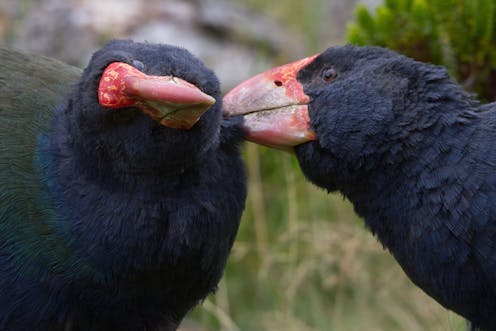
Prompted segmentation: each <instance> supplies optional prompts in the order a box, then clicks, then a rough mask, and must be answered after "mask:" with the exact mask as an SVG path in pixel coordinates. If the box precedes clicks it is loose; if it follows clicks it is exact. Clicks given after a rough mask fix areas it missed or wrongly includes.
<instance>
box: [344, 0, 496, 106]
mask: <svg viewBox="0 0 496 331" xmlns="http://www.w3.org/2000/svg"><path fill="white" fill-rule="evenodd" d="M355 16H356V17H355V22H354V23H351V24H349V26H348V41H349V42H351V43H353V44H358V45H378V46H383V47H388V48H391V49H395V50H397V51H399V52H400V53H402V54H405V55H407V56H410V57H412V58H414V59H416V60H420V61H424V62H431V63H434V64H439V65H444V66H446V67H447V68H448V70H449V71H450V73H451V75H452V76H453V77H455V78H456V79H457V80H458V81H460V82H461V83H462V84H463V85H464V87H465V88H466V89H468V90H470V91H473V92H476V93H477V94H478V95H479V96H480V97H481V98H482V99H485V100H495V99H496V48H495V47H494V45H495V44H496V25H495V24H496V22H495V18H496V2H495V1H494V0H431V1H427V0H385V1H384V4H382V5H380V6H378V7H377V8H376V9H375V11H374V12H372V11H371V10H369V9H367V7H365V6H364V5H360V6H358V7H357V9H356V14H355Z"/></svg>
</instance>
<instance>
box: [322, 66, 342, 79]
mask: <svg viewBox="0 0 496 331" xmlns="http://www.w3.org/2000/svg"><path fill="white" fill-rule="evenodd" d="M337 76H338V73H337V72H336V69H334V67H330V68H324V69H323V70H322V79H323V80H325V81H326V82H332V81H333V80H335V79H336V77H337Z"/></svg>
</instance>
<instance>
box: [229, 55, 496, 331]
mask: <svg viewBox="0 0 496 331" xmlns="http://www.w3.org/2000/svg"><path fill="white" fill-rule="evenodd" d="M264 84H265V85H264ZM262 85H264V88H260V86H262ZM253 87H257V88H253ZM240 91H243V93H240ZM281 91H284V93H282V92H281ZM275 93H277V95H278V97H277V98H274V97H271V95H274V94H275ZM247 96H249V98H247ZM250 99H251V100H250ZM252 100H255V101H252ZM224 101H225V106H226V111H229V112H231V113H232V114H241V113H245V122H246V126H247V130H248V131H249V138H250V139H251V140H253V141H255V142H259V143H263V144H266V145H269V146H273V147H274V146H275V147H286V148H287V147H288V146H289V147H290V146H293V145H296V146H295V147H294V151H295V153H296V156H297V158H298V161H299V164H300V166H301V169H302V170H303V172H304V174H305V176H306V177H307V178H308V179H309V180H310V181H312V182H313V183H315V184H316V185H318V186H320V187H323V188H325V189H327V190H328V191H335V190H339V191H340V192H341V193H342V194H343V195H344V196H346V197H347V198H349V200H350V201H351V202H352V203H353V205H354V207H355V210H356V212H357V213H358V214H359V215H360V216H362V217H363V218H364V219H365V223H366V225H367V226H368V227H369V228H370V230H371V231H372V232H373V233H374V234H375V235H376V236H377V237H378V239H379V240H380V241H381V243H382V244H384V246H386V247H387V248H388V250H389V251H390V252H391V253H392V254H393V255H394V257H395V259H396V260H397V261H398V262H399V264H400V265H401V267H402V268H403V270H404V271H405V273H406V274H407V275H408V276H409V277H410V279H411V280H412V281H413V282H414V283H415V284H416V285H418V286H419V287H420V288H422V289H423V290H424V291H425V292H426V293H427V294H429V295H430V296H432V297H433V298H434V299H436V300H437V301H438V302H439V303H441V304H442V305H443V306H445V307H447V308H449V309H451V310H454V311H455V312H457V313H459V314H461V315H462V316H464V317H466V318H467V319H469V320H470V321H471V322H472V323H473V325H474V326H476V327H480V328H482V329H484V330H496V316H495V315H494V312H495V311H496V258H495V253H496V176H495V175H494V172H495V169H496V152H495V143H494V141H495V140H496V105H495V104H487V105H480V104H479V102H478V101H477V100H476V99H475V98H474V97H473V96H472V95H470V94H468V93H466V92H464V91H463V90H462V88H461V87H460V86H459V85H457V84H456V82H455V81H453V80H452V79H451V78H450V77H449V76H448V73H447V71H446V70H445V69H444V68H442V67H439V66H434V65H430V64H426V63H421V62H417V61H414V60H411V59H409V58H407V57H404V56H401V55H398V54H396V53H394V52H392V51H389V50H386V49H382V48H375V47H355V46H343V47H331V48H329V49H328V50H326V51H325V52H323V53H322V54H319V55H317V56H315V57H311V58H307V59H304V60H302V61H299V62H296V63H293V64H289V65H285V66H282V67H280V68H275V69H272V70H270V71H267V72H266V73H263V74H260V75H259V76H257V77H255V78H253V79H251V80H249V81H247V82H245V83H242V84H241V85H240V86H239V87H237V88H236V89H235V90H233V92H231V93H230V94H228V95H227V96H226V97H225V100H224ZM295 105H298V107H301V109H300V108H299V109H300V115H302V116H301V120H300V122H299V124H300V125H301V126H300V127H299V128H298V127H297V126H295V125H294V124H292V125H283V126H282V127H281V126H280V125H278V124H277V123H281V122H284V118H288V116H290V115H288V114H289V112H288V111H287V110H288V109H290V108H292V107H293V108H294V107H295ZM274 109H277V110H278V111H279V112H280V113H279V118H280V119H281V120H279V121H276V120H274V118H272V119H271V123H272V124H271V123H268V122H267V121H266V119H265V118H267V116H266V115H264V114H266V113H267V114H270V113H273V112H274ZM284 109H286V110H284ZM285 111H286V113H285ZM293 113H294V112H293ZM305 116H307V117H305ZM284 130H285V133H284V134H285V135H284V137H282V134H281V132H284ZM305 130H307V131H305ZM308 130H310V131H311V132H313V136H312V135H309V133H308ZM288 131H289V134H288ZM304 131H305V132H306V138H303V139H301V134H302V132H304ZM298 133H299V134H300V136H298ZM298 137H300V138H298ZM276 138H277V139H278V140H277V139H276ZM312 139H313V140H312Z"/></svg>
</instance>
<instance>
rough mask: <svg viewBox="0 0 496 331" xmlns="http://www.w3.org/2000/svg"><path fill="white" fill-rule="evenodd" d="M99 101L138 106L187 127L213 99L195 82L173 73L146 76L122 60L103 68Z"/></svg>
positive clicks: (167, 122)
mask: <svg viewBox="0 0 496 331" xmlns="http://www.w3.org/2000/svg"><path fill="white" fill-rule="evenodd" d="M98 101H99V102H100V105H101V106H103V107H106V108H123V107H137V108H139V109H141V110H142V111H143V112H145V113H146V114H148V115H149V116H150V117H152V118H153V119H154V120H156V121H158V122H159V123H161V124H163V125H164V126H167V127H171V128H176V129H190V128H191V127H192V126H193V125H194V124H195V123H196V122H197V121H198V120H199V119H200V117H201V115H203V113H204V112H205V111H207V110H208V109H209V108H210V106H212V105H213V104H214V103H215V99H214V98H213V97H211V96H210V95H208V94H205V93H203V92H202V91H201V90H200V89H199V88H198V87H196V86H195V85H193V84H191V83H189V82H187V81H185V80H182V79H180V78H177V77H173V76H149V75H146V74H144V73H142V72H141V71H139V70H138V69H136V68H134V67H132V66H130V65H129V64H127V63H123V62H114V63H111V64H110V65H109V66H108V67H107V68H106V69H105V71H104V72H103V74H102V78H101V79H100V85H99V87H98Z"/></svg>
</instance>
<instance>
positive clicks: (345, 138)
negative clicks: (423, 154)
mask: <svg viewBox="0 0 496 331" xmlns="http://www.w3.org/2000/svg"><path fill="white" fill-rule="evenodd" d="M447 85H450V86H449V88H447ZM453 91H456V92H454V93H453ZM459 95H461V94H460V92H459V89H458V88H457V87H456V84H455V83H454V82H453V81H451V80H450V79H449V77H448V74H447V72H446V70H445V69H444V68H441V67H437V66H433V65H429V64H424V63H421V62H416V61H413V60H411V59H409V58H406V57H404V56H402V55H399V54H397V53H395V52H393V51H390V50H387V49H384V48H379V47H356V46H351V45H348V46H341V47H331V48H329V49H327V50H326V51H324V52H323V53H321V54H317V55H314V56H311V57H308V58H305V59H303V60H299V61H296V62H293V63H290V64H286V65H283V66H280V67H277V68H273V69H270V70H268V71H266V72H264V73H261V74H259V75H257V76H255V77H253V78H251V79H248V80H247V81H245V82H243V83H241V84H240V85H238V86H237V87H235V88H234V89H233V90H232V91H231V92H229V93H228V94H227V95H226V96H225V97H224V100H223V111H224V113H226V114H228V115H243V116H244V125H245V129H246V131H247V139H248V140H251V141H253V142H256V143H259V144H262V145H266V146H269V147H274V148H279V149H284V150H290V151H292V152H296V155H297V157H298V159H299V162H300V166H301V167H302V170H303V171H304V173H305V175H307V177H309V179H310V180H312V181H313V182H314V183H316V184H317V185H319V186H323V187H326V188H328V189H330V190H333V189H335V187H336V185H335V181H336V180H339V178H343V177H345V178H348V177H349V176H348V175H351V174H352V173H358V172H360V173H361V174H364V173H366V172H365V171H364V170H366V169H370V168H373V167H377V166H379V163H380V162H382V161H383V159H381V158H383V156H384V153H389V152H390V151H391V149H392V147H393V146H392V144H393V143H396V142H397V139H396V138H398V139H399V137H401V135H402V134H408V133H409V132H412V131H415V130H417V129H418V128H419V125H420V126H422V125H424V124H425V125H429V123H430V124H432V123H433V122H435V121H437V118H439V116H438V115H432V114H433V111H432V110H433V107H436V106H435V102H432V101H433V100H434V101H435V100H439V99H442V98H445V100H448V99H457V98H458V96H459ZM437 113H438V114H441V113H442V112H437ZM429 119H431V121H430V122H429ZM422 123H424V124H422ZM344 174H348V175H346V176H345V175H344Z"/></svg>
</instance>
